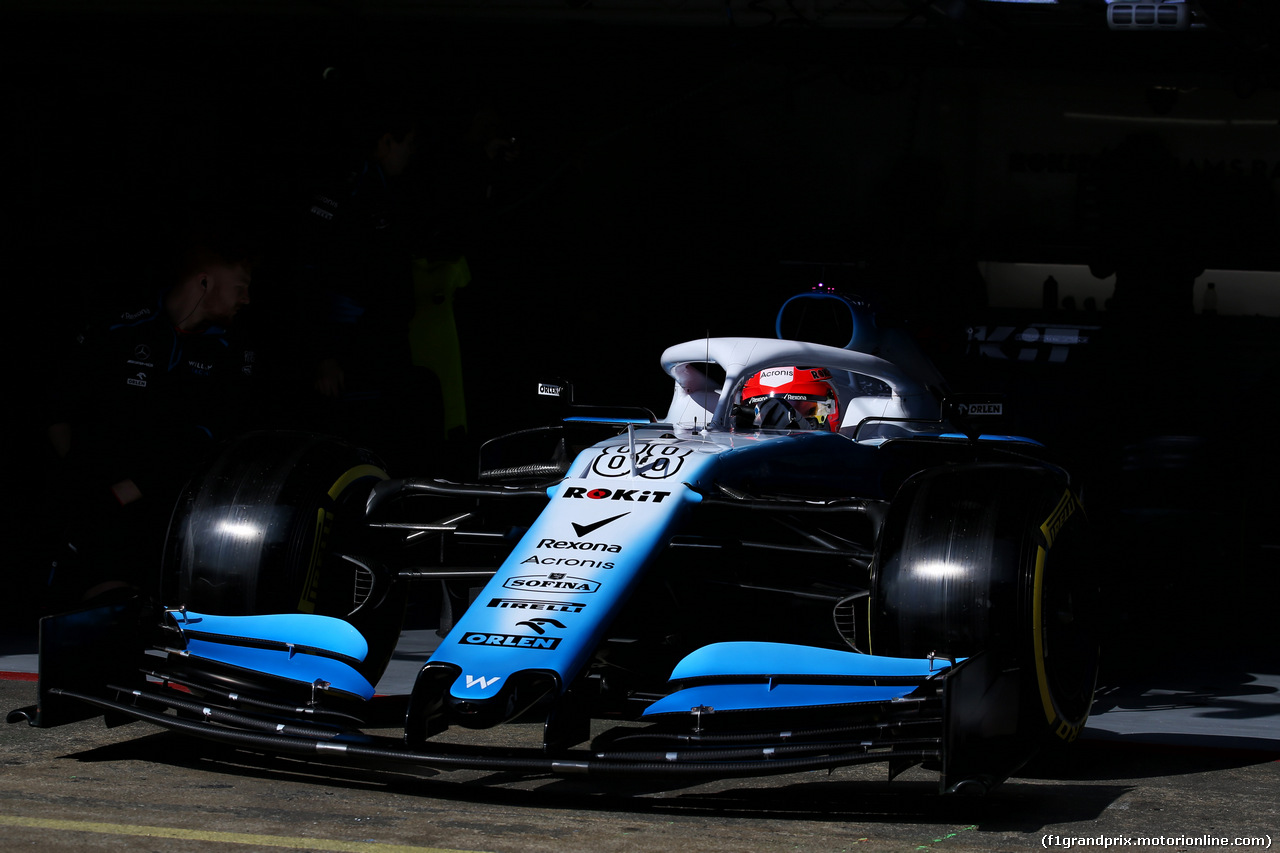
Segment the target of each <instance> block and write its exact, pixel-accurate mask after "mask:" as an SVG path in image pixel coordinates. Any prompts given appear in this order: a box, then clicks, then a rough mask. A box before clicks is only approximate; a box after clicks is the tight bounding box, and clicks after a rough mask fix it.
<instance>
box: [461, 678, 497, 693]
mask: <svg viewBox="0 0 1280 853" xmlns="http://www.w3.org/2000/svg"><path fill="white" fill-rule="evenodd" d="M501 680H502V676H501V675H491V676H489V677H488V678H486V677H484V676H483V675H468V676H467V686H468V687H474V686H475V685H477V684H479V685H480V689H481V690H488V689H489V687H490V686H492V685H494V684H497V683H498V682H499V681H501Z"/></svg>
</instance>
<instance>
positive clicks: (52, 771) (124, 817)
mask: <svg viewBox="0 0 1280 853" xmlns="http://www.w3.org/2000/svg"><path fill="white" fill-rule="evenodd" d="M433 645H434V635H433V634H432V633H431V632H428V631H410V632H406V634H405V635H404V637H403V638H402V642H401V644H400V647H399V649H398V652H397V657H396V660H395V662H394V663H393V665H392V667H391V668H390V669H389V670H388V674H387V675H386V676H385V677H384V679H383V681H382V682H381V683H380V684H379V688H380V689H381V690H383V691H388V692H389V691H393V690H397V689H403V688H404V687H405V686H406V685H408V684H410V683H411V681H412V677H413V675H414V673H416V671H417V668H418V666H419V665H420V663H421V661H422V660H424V659H425V658H426V656H427V654H429V651H430V649H431V647H432V646H433ZM1272 648H1274V647H1272ZM3 651H6V652H8V654H6V655H3V656H0V671H3V673H4V674H3V676H0V708H3V709H5V710H6V711H8V710H10V709H13V708H18V707H22V706H26V705H30V704H32V703H33V702H34V701H35V690H36V685H35V683H34V680H33V678H34V677H33V676H32V675H30V673H31V672H32V671H34V669H35V666H34V664H35V657H34V648H33V647H32V645H31V643H30V641H28V640H25V639H22V638H16V639H14V638H11V639H10V641H9V642H7V643H5V645H4V648H3ZM1269 651H1270V650H1260V651H1259V653H1258V654H1257V655H1256V656H1255V657H1254V658H1253V659H1249V658H1248V656H1237V657H1236V658H1233V659H1231V660H1230V661H1229V662H1228V661H1224V660H1223V659H1222V658H1221V657H1215V656H1206V657H1201V658H1189V657H1185V656H1178V657H1177V658H1176V663H1175V662H1174V660H1173V659H1170V658H1159V657H1157V658H1156V661H1157V663H1156V665H1152V666H1143V667H1135V668H1134V669H1133V670H1132V671H1129V672H1127V673H1124V674H1123V677H1120V678H1117V679H1116V681H1117V683H1116V685H1115V686H1109V685H1104V686H1103V688H1102V690H1101V691H1100V693H1099V696H1098V700H1097V703H1096V706H1095V711H1094V715H1093V717H1091V719H1090V721H1089V724H1088V725H1087V726H1086V729H1085V731H1084V732H1083V734H1082V736H1081V738H1080V739H1079V740H1078V741H1077V742H1076V743H1075V744H1073V745H1072V746H1071V747H1069V748H1066V749H1062V750H1056V751H1054V752H1051V753H1049V754H1046V755H1044V756H1042V757H1040V758H1039V759H1037V760H1036V761H1034V762H1033V763H1032V764H1031V765H1029V766H1027V767H1025V768H1023V770H1022V771H1020V772H1019V773H1018V774H1017V775H1016V776H1015V777H1014V778H1013V779H1010V780H1009V781H1007V782H1006V783H1005V784H1004V785H1002V786H1001V787H1000V788H998V789H997V790H996V791H994V792H992V793H991V794H989V795H987V796H985V797H981V798H958V797H940V796H938V795H937V793H936V778H937V777H936V775H935V774H933V773H931V772H927V771H924V770H922V769H919V768H916V769H912V770H909V771H907V772H906V773H905V774H903V775H902V776H900V777H899V778H898V779H896V780H895V781H894V782H893V783H891V784H888V783H886V782H885V770H884V768H883V767H880V766H874V765H873V766H865V767H857V768H847V769H842V770H837V771H835V772H834V773H832V774H828V773H826V772H810V773H798V774H792V775H786V776H778V777H766V778H757V779H743V780H722V781H715V782H707V783H699V784H689V785H679V784H668V785H667V786H666V787H662V786H660V785H645V784H640V783H623V782H608V781H605V782H601V781H598V780H592V779H586V778H583V777H555V778H550V777H540V778H517V777H514V776H507V775H505V774H497V773H483V772H478V771H466V772H462V771H456V772H446V773H434V772H432V771H430V770H423V771H415V772H406V771H405V770H404V769H403V768H396V769H386V770H374V769H367V768H364V769H360V768H347V767H334V766H331V765H326V764H321V763H308V762H303V761H298V760H296V759H290V758H279V757H271V756H266V755H262V754H258V753H254V752H251V751H247V750H240V749H233V748H229V747H221V746H217V745H213V744H210V743H205V742H201V741H196V740H193V739H189V738H184V737H181V736H179V735H175V734H171V733H169V732H165V731H162V730H159V729H157V728H155V727H153V726H149V725H147V724H144V723H134V724H131V725H125V726H120V727H117V728H111V729H108V728H106V727H105V726H104V725H103V723H102V721H101V720H100V719H98V720H90V721H85V722H82V723H76V724H72V725H68V726H64V727H61V728H57V729H49V730H40V729H34V728H31V727H29V726H27V725H24V724H13V725H6V726H4V727H2V728H0V761H3V766H4V772H3V773H0V842H3V843H2V844H0V849H4V850H18V849H31V850H71V849H77V850H125V849H128V850H146V851H157V853H160V851H184V853H187V851H191V850H193V849H194V850H201V851H206V850H210V851H242V850H244V851H250V850H261V851H270V850H279V849H292V850H336V851H361V853H376V852H377V851H381V853H390V851H410V850H412V851H427V850H462V851H492V853H542V851H547V853H565V851H592V853H612V851H669V850H673V849H676V850H682V851H699V853H701V851H708V852H709V853H710V851H733V853H738V852H739V851H858V853H863V851H939V852H940V853H942V851H976V850H983V851H1025V850H1028V849H1033V848H1035V849H1067V845H1068V844H1071V845H1072V846H1076V847H1083V846H1086V845H1088V849H1101V848H1102V847H1103V846H1106V847H1114V848H1121V847H1134V846H1143V847H1145V848H1146V849H1161V850H1207V849H1227V850H1230V849H1248V848H1249V847H1259V846H1261V847H1263V848H1264V849H1269V848H1270V845H1271V843H1272V842H1274V841H1280V805H1278V803H1280V797H1278V796H1277V792H1280V661H1278V660H1277V659H1276V658H1275V656H1274V655H1271V654H1269V653H1268V652H1269ZM540 733H541V730H540V728H539V727H538V726H533V725H516V726H507V727H503V728H500V729H496V730H492V731H490V732H485V733H481V734H482V735H483V736H484V737H486V738H489V739H490V742H491V743H494V744H495V745H508V744H514V743H521V744H525V743H536V742H537V739H538V737H539V736H540ZM1224 839H1225V841H1224Z"/></svg>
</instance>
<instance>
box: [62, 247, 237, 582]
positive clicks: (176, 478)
mask: <svg viewBox="0 0 1280 853" xmlns="http://www.w3.org/2000/svg"><path fill="white" fill-rule="evenodd" d="M185 243H186V246H187V248H186V249H185V250H184V252H183V253H182V256H181V258H180V260H179V263H178V266H177V268H176V270H175V271H174V275H173V284H172V285H170V286H168V287H166V288H163V289H162V290H161V291H160V292H159V293H157V294H156V295H154V296H153V297H152V298H151V299H149V300H145V301H143V302H140V303H138V304H132V305H126V306H124V307H121V308H117V309H115V310H113V311H111V312H109V313H108V314H106V316H104V317H103V318H101V319H100V320H94V321H91V322H89V323H88V324H87V325H86V326H85V328H83V329H82V330H81V332H80V334H79V336H78V338H77V339H76V341H75V344H74V345H73V346H72V347H70V349H69V351H68V352H67V353H66V355H65V358H64V360H63V363H62V364H61V366H60V368H59V369H58V371H57V375H56V377H55V379H54V380H53V382H52V385H51V388H50V389H49V391H48V394H47V400H46V406H47V412H46V418H47V423H48V424H49V427H48V434H49V439H50V442H51V444H52V449H53V453H54V457H55V463H54V466H53V473H52V475H51V477H50V479H49V481H48V483H47V484H46V487H47V488H46V492H47V494H46V498H47V512H46V518H47V519H48V521H49V523H50V524H51V525H53V530H52V531H50V532H51V533H52V534H53V535H54V536H55V537H56V539H55V545H54V547H55V551H54V557H53V563H54V566H53V568H52V569H51V571H50V573H49V576H48V581H47V589H46V590H45V594H46V602H45V606H46V607H53V606H64V605H67V604H70V603H74V602H75V601H76V600H77V599H83V598H91V597H93V596H94V595H96V594H98V593H101V592H104V591H106V590H108V589H112V588H119V587H124V586H139V585H143V584H145V583H147V581H148V579H149V577H148V572H149V571H152V570H154V569H156V568H158V565H159V557H160V548H161V543H162V542H163V537H164V529H165V525H166V524H167V520H168V516H169V513H170V511H171V510H172V508H173V503H174V500H175V499H176V497H177V494H178V492H179V489H180V488H181V486H182V483H183V482H184V480H185V479H186V477H187V476H188V475H189V473H190V471H191V470H192V468H193V467H194V466H195V465H196V464H198V463H199V462H200V461H201V460H202V459H203V458H204V456H205V454H206V452H207V451H209V450H211V449H212V448H213V446H214V442H215V441H217V440H219V439H222V438H225V437H227V436H229V435H230V434H231V433H232V432H234V431H235V430H236V429H238V428H239V427H240V426H241V423H242V421H243V418H244V416H245V415H246V414H247V413H248V412H249V411H250V410H251V406H250V405H249V402H250V401H249V398H248V394H249V391H250V388H251V380H252V376H253V371H254V352H253V350H252V349H250V348H249V347H248V346H247V345H246V344H245V343H244V342H243V341H241V340H240V338H239V337H238V336H236V335H234V334H233V333H232V332H231V331H230V327H231V326H232V324H233V322H234V321H235V320H236V318H237V315H238V314H239V313H240V312H241V310H242V309H243V308H244V307H245V306H247V305H248V304H249V288H250V284H251V279H252V271H253V265H254V259H255V252H254V250H253V249H252V248H251V246H250V245H249V244H248V243H247V242H246V241H245V240H244V238H242V237H239V236H230V235H229V234H223V235H221V236H217V237H214V236H200V237H197V236H191V237H189V238H187V240H186V241H185Z"/></svg>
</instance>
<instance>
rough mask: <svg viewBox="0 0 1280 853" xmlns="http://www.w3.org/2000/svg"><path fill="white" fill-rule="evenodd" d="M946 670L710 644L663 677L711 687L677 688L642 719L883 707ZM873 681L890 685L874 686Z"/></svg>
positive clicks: (939, 665) (829, 653)
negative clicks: (877, 704) (869, 705)
mask: <svg viewBox="0 0 1280 853" xmlns="http://www.w3.org/2000/svg"><path fill="white" fill-rule="evenodd" d="M949 668H950V664H949V663H947V662H942V661H937V660H928V659H923V660H916V659H913V658H890V657H877V656H875V655H864V654H858V653H856V652H845V651H840V650H837V649H821V648H813V647H810V646H795V645H788V644H785V643H752V642H740V643H716V644H713V645H710V646H704V647H703V648H701V649H698V650H697V651H695V652H693V653H691V654H689V655H688V656H686V657H685V658H684V659H683V660H682V661H680V663H678V664H676V667H675V669H674V670H673V671H672V673H671V681H673V682H684V683H686V684H689V683H692V682H698V681H709V682H712V683H704V684H693V685H692V686H688V687H686V688H685V689H683V690H678V691H676V692H675V693H672V694H671V695H669V696H666V697H665V698H663V699H660V700H658V701H657V702H654V703H653V704H652V705H650V706H649V707H648V708H646V709H645V712H644V715H645V716H646V717H654V716H660V715H663V714H690V713H695V714H700V713H715V712H726V711H772V710H778V709H783V708H820V707H827V708H829V707H832V706H839V705H852V704H859V703H867V702H890V701H893V700H894V699H900V698H902V697H904V696H907V695H908V694H910V693H911V692H912V691H914V690H915V689H916V688H917V687H919V686H920V685H921V684H923V683H924V682H925V681H928V680H929V679H930V678H933V677H935V676H937V675H939V674H940V673H942V672H944V671H946V670H947V669H949ZM877 680H878V681H892V682H893V683H892V684H877V683H876V681H877ZM842 682H843V683H842Z"/></svg>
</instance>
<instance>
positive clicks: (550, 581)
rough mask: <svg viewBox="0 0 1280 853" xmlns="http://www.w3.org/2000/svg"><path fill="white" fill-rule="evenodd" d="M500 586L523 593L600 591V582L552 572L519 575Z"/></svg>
mask: <svg viewBox="0 0 1280 853" xmlns="http://www.w3.org/2000/svg"><path fill="white" fill-rule="evenodd" d="M502 586H503V587H504V588H506V589H519V590H523V591H525V592H544V591H545V592H580V593H591V592H595V591H596V590H598V589H600V582H599V581H592V580H587V579H586V578H575V577H570V576H569V575H564V574H561V573H560V572H552V573H551V574H549V575H521V576H520V577H515V578H507V579H506V580H505V581H504V582H503V584H502Z"/></svg>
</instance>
